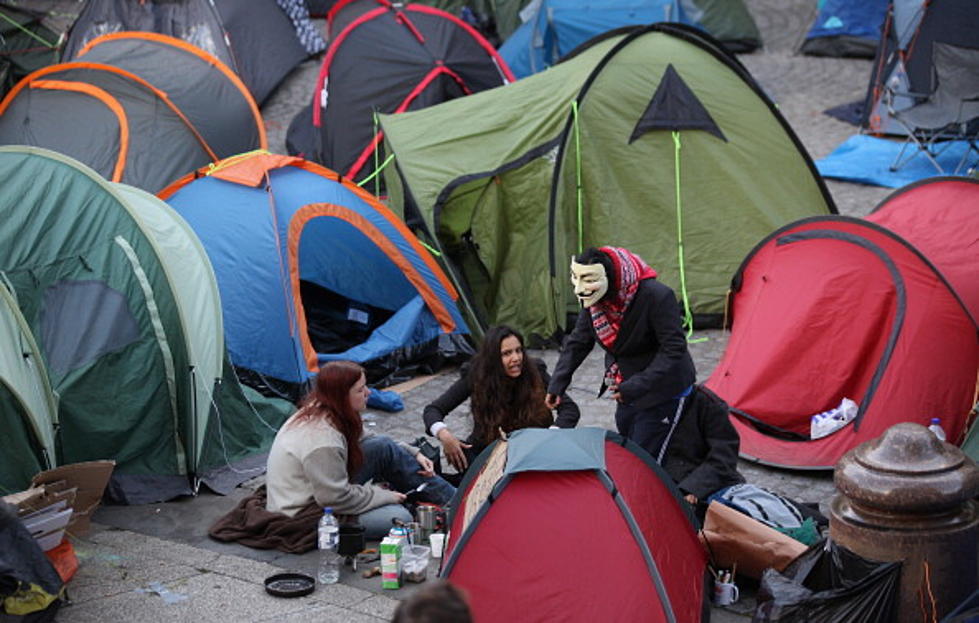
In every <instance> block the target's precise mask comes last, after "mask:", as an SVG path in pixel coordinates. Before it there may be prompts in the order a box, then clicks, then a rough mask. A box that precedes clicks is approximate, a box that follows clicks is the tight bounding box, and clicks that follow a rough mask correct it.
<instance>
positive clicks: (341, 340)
mask: <svg viewBox="0 0 979 623" xmlns="http://www.w3.org/2000/svg"><path fill="white" fill-rule="evenodd" d="M299 287H300V295H301V296H302V301H303V308H304V309H305V310H306V330H307V332H308V333H309V340H310V342H312V344H313V348H315V349H316V352H317V353H321V354H331V353H342V352H345V351H347V350H349V349H350V348H353V347H354V346H356V345H358V344H361V343H363V342H366V341H367V339H368V338H369V337H370V335H371V333H373V332H374V330H375V329H377V328H378V327H379V326H381V325H382V324H384V323H385V322H387V320H388V319H389V318H390V317H391V316H393V315H394V312H392V311H390V310H387V309H382V308H380V307H376V306H374V305H370V304H368V303H364V302H361V301H356V300H354V299H350V298H347V297H345V296H343V295H342V294H338V293H337V292H334V291H333V290H330V289H328V288H324V287H322V286H319V285H317V284H315V283H312V282H310V281H300V282H299Z"/></svg>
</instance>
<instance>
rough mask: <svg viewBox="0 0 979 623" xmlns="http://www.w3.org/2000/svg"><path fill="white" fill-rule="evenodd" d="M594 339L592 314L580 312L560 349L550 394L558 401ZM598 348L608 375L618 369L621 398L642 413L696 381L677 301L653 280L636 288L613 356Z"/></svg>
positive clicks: (623, 320)
mask: <svg viewBox="0 0 979 623" xmlns="http://www.w3.org/2000/svg"><path fill="white" fill-rule="evenodd" d="M597 339H598V338H597V337H596V335H595V327H594V326H593V325H592V321H591V312H590V311H589V310H588V309H582V310H581V312H579V313H578V320H577V322H576V323H575V327H574V330H572V331H571V333H570V334H569V335H568V337H566V338H565V340H564V345H563V346H562V347H561V357H560V358H559V359H558V362H557V365H556V366H555V367H554V376H553V377H552V378H551V382H550V384H549V385H548V393H550V394H555V395H558V396H559V395H561V394H562V393H564V390H566V389H567V388H568V385H569V384H570V383H571V375H572V374H574V371H575V370H577V369H578V366H580V365H581V362H582V361H584V360H585V357H587V356H588V353H590V352H591V350H592V347H593V346H594V345H595V341H596V340H597ZM599 343H600V344H601V342H599ZM602 348H604V349H605V367H606V369H607V368H608V367H609V366H611V365H612V363H613V362H616V363H618V364H619V370H620V371H621V373H622V378H623V381H622V383H621V384H620V385H619V392H620V393H621V395H622V401H623V402H624V403H625V404H628V405H633V406H636V407H640V408H647V407H652V406H654V405H658V404H660V403H663V402H666V401H667V400H670V399H672V398H676V397H677V396H678V395H680V393H681V392H683V390H685V389H686V388H687V387H690V385H692V384H693V382H694V381H695V380H696V376H697V375H696V370H695V368H694V365H693V359H692V358H691V357H690V353H689V352H688V351H687V339H686V336H684V334H683V325H682V322H681V320H680V306H679V304H677V301H676V295H675V294H674V293H673V290H671V289H670V288H669V286H665V285H663V284H662V283H660V282H659V281H656V280H655V279H644V280H643V281H642V282H641V283H640V284H639V289H638V290H637V291H636V295H635V297H634V298H633V299H632V302H631V303H630V304H629V308H628V309H627V310H626V312H625V316H624V317H623V319H622V326H621V327H620V328H619V335H618V337H617V338H616V339H615V343H614V344H612V348H611V350H610V349H608V348H605V345H604V344H602ZM602 390H604V385H603V386H602ZM600 391H601V390H600Z"/></svg>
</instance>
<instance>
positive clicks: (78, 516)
mask: <svg viewBox="0 0 979 623" xmlns="http://www.w3.org/2000/svg"><path fill="white" fill-rule="evenodd" d="M115 466H116V462H115V461H87V462H84V463H71V464H69V465H62V466H61V467H56V468H54V469H49V470H48V471H46V472H41V473H39V474H37V475H36V476H34V478H32V479H31V485H32V487H42V486H43V487H44V488H45V490H47V489H48V488H50V489H51V490H52V493H50V494H49V495H50V499H51V500H52V501H55V500H57V499H61V498H62V497H64V498H65V499H67V498H68V497H73V498H74V499H73V501H72V502H70V504H71V507H72V510H73V511H74V512H73V513H72V515H71V520H70V521H69V522H68V526H67V527H66V528H65V531H66V532H67V533H68V534H69V535H84V534H87V533H88V531H89V530H90V529H91V522H92V513H94V512H95V509H96V508H98V505H99V502H101V501H102V493H103V492H105V487H106V485H108V484H109V477H110V476H112V470H113V469H115ZM71 491H73V494H72V493H70V492H71Z"/></svg>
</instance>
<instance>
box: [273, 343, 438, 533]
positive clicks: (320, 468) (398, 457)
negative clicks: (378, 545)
mask: <svg viewBox="0 0 979 623" xmlns="http://www.w3.org/2000/svg"><path fill="white" fill-rule="evenodd" d="M368 393H369V390H368V389H367V382H366V379H365V377H364V370H363V368H361V367H360V366H359V365H357V364H355V363H351V362H349V361H334V362H330V363H327V364H326V365H324V366H323V367H322V368H321V369H320V372H319V374H318V375H317V377H316V383H315V385H314V386H313V389H312V391H311V392H310V393H309V395H308V396H307V397H306V398H305V400H304V401H303V402H302V404H301V406H300V408H299V410H298V411H297V412H296V413H295V414H294V415H293V416H292V417H291V418H289V419H288V420H286V423H285V424H283V425H282V428H281V429H279V432H278V434H277V435H276V436H275V441H274V442H273V443H272V449H271V450H270V451H269V459H268V475H267V479H266V486H267V488H268V499H267V502H266V509H267V510H269V511H271V512H275V513H283V514H285V515H289V516H293V515H295V514H296V513H298V512H299V511H300V510H302V509H303V508H304V507H306V506H308V505H310V504H313V503H315V504H316V506H317V507H319V508H323V507H326V506H329V507H331V508H332V509H333V513H334V514H337V515H359V516H360V523H361V524H362V525H363V526H364V527H365V529H366V534H365V536H366V537H367V538H368V539H370V538H378V537H381V536H383V535H384V534H386V533H387V531H388V529H389V528H390V527H391V519H392V518H398V519H402V520H404V521H406V522H407V521H411V520H412V518H411V513H409V512H408V510H407V509H406V508H405V507H404V506H403V505H402V503H403V502H404V501H405V494H404V493H402V492H403V491H410V490H412V489H414V488H416V487H418V486H419V485H421V484H422V483H425V484H426V487H425V488H424V490H423V491H422V492H421V493H420V495H419V498H420V499H422V500H424V501H429V502H433V503H435V504H439V505H444V504H446V503H448V501H449V500H450V499H452V496H453V494H455V488H454V487H453V486H452V485H450V484H449V483H448V482H446V481H445V480H443V479H442V478H441V477H439V476H436V475H435V474H434V472H433V465H432V462H431V461H430V460H429V459H428V458H427V457H425V456H424V455H423V454H421V453H420V452H418V449H417V448H414V447H411V446H408V445H402V444H398V443H396V442H395V441H394V440H392V439H391V438H390V437H384V436H381V435H375V436H370V437H363V432H364V424H363V420H361V417H360V413H361V411H363V410H364V409H365V408H366V407H367V395H368ZM371 481H383V482H386V483H388V484H389V485H390V486H391V487H392V489H386V488H383V487H380V486H378V485H377V484H368V483H370V482H371Z"/></svg>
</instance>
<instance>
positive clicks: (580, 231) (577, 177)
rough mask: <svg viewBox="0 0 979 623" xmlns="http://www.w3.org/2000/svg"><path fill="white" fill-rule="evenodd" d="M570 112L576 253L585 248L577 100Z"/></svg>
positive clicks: (572, 103)
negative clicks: (572, 122)
mask: <svg viewBox="0 0 979 623" xmlns="http://www.w3.org/2000/svg"><path fill="white" fill-rule="evenodd" d="M571 114H572V116H573V117H574V175H575V178H574V180H575V196H576V197H577V201H578V253H579V254H581V253H583V252H584V250H585V231H584V229H585V227H584V215H583V212H584V210H583V209H582V198H581V133H580V132H579V129H578V100H575V101H573V102H571Z"/></svg>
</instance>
